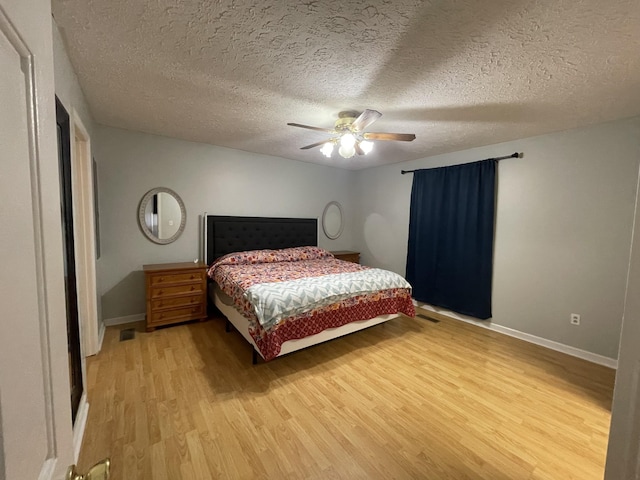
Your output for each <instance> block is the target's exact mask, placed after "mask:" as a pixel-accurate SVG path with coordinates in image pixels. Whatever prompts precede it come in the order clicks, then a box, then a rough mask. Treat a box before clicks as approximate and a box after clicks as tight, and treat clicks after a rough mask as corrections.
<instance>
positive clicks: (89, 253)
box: [69, 108, 100, 385]
mask: <svg viewBox="0 0 640 480" xmlns="http://www.w3.org/2000/svg"><path fill="white" fill-rule="evenodd" d="M69 117H70V118H69V119H70V122H69V123H70V128H71V131H70V138H71V178H72V180H71V182H72V191H73V224H74V227H75V228H74V241H75V246H76V247H75V253H76V255H75V256H76V278H77V283H78V311H79V313H80V316H79V318H80V338H81V348H82V354H83V380H84V381H85V385H86V372H85V370H86V368H85V365H84V363H85V362H84V358H86V357H89V356H91V355H95V354H96V353H98V350H99V349H100V346H99V341H98V338H99V330H98V295H97V285H96V236H95V212H94V191H93V165H92V157H91V138H90V137H89V133H88V132H87V129H86V127H85V126H84V124H83V123H82V120H81V119H80V116H79V115H78V113H77V111H76V110H75V109H74V108H72V109H71V112H70V115H69Z"/></svg>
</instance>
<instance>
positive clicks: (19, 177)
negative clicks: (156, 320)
mask: <svg viewBox="0 0 640 480" xmlns="http://www.w3.org/2000/svg"><path fill="white" fill-rule="evenodd" d="M50 9H51V7H50V3H49V1H48V0H0V167H1V168H0V220H1V224H0V480H5V479H6V480H30V479H34V480H36V479H41V480H44V479H51V478H61V476H62V474H63V472H64V471H65V470H66V467H67V465H68V464H69V463H72V461H73V458H72V453H71V452H72V441H71V438H72V437H71V417H70V403H69V398H68V396H69V385H68V362H67V354H66V327H65V322H64V319H65V317H64V315H65V312H64V296H63V295H64V290H63V287H62V281H63V271H62V261H61V254H62V245H61V233H60V200H59V187H58V173H57V171H58V168H57V151H56V144H55V138H56V137H55V135H56V130H55V117H54V97H53V92H54V86H53V58H52V53H51V52H52V49H51V43H52V37H51V10H50ZM65 391H66V395H65ZM65 396H66V398H65Z"/></svg>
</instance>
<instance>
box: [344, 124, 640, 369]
mask: <svg viewBox="0 0 640 480" xmlns="http://www.w3.org/2000/svg"><path fill="white" fill-rule="evenodd" d="M417 141H420V139H418V140H417ZM515 151H519V152H524V158H522V159H508V160H504V161H502V162H500V164H499V169H498V198H497V218H496V234H495V235H496V236H495V257H494V279H493V319H492V321H493V323H495V324H497V325H501V326H504V327H508V328H511V329H514V330H517V331H520V332H525V333H528V334H531V335H535V336H538V337H542V338H545V339H548V340H552V341H555V342H560V343H562V344H565V345H569V346H572V347H575V348H579V349H582V350H586V351H588V352H592V353H596V354H599V355H603V356H605V357H609V358H617V352H618V340H619V338H620V326H621V319H622V308H623V301H624V291H625V281H626V275H627V266H628V261H629V248H630V242H631V228H632V220H633V206H634V201H635V193H636V179H637V178H638V164H639V161H640V117H639V118H633V119H628V120H621V121H616V122H611V123H606V124H601V125H597V126H593V127H589V128H582V129H576V130H571V131H566V132H561V133H556V134H550V135H544V136H539V137H533V138H528V139H523V140H518V141H513V142H507V143H503V144H498V145H493V146H487V147H482V148H475V149H471V150H466V151H463V152H457V153H452V154H446V155H439V156H436V157H431V158H426V159H422V160H418V161H413V162H406V163H402V164H396V165H393V166H384V167H377V168H372V169H368V170H364V171H360V172H358V174H357V177H356V185H357V187H356V192H355V193H356V196H355V198H356V199H357V218H358V219H359V224H358V225H357V226H356V228H355V232H356V237H355V239H356V242H355V244H356V247H357V248H358V249H359V250H360V251H361V252H362V259H363V263H365V264H369V265H372V266H378V267H382V268H388V269H390V270H393V271H396V272H398V273H400V274H404V273H405V267H406V254H407V236H408V225H409V203H410V194H411V184H412V175H410V174H407V175H401V174H400V170H401V169H404V170H409V169H416V168H427V167H434V166H444V165H452V164H458V163H464V162H469V161H474V160H480V159H483V158H488V157H496V156H502V155H509V154H511V153H513V152H515ZM571 313H579V314H580V315H581V316H582V318H581V325H580V326H578V327H576V326H572V325H570V323H569V315H570V314H571Z"/></svg>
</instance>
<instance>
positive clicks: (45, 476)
mask: <svg viewBox="0 0 640 480" xmlns="http://www.w3.org/2000/svg"><path fill="white" fill-rule="evenodd" d="M57 463H58V459H57V458H49V459H48V460H45V461H44V463H43V464H42V470H40V475H38V480H53V478H54V474H55V471H56V465H57ZM2 474H4V471H2ZM2 478H4V477H2Z"/></svg>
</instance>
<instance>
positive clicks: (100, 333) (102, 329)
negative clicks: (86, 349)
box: [96, 322, 107, 353]
mask: <svg viewBox="0 0 640 480" xmlns="http://www.w3.org/2000/svg"><path fill="white" fill-rule="evenodd" d="M106 330H107V328H106V327H105V325H104V322H100V328H99V330H98V351H97V352H96V353H100V350H102V342H103V341H104V332H105V331H106Z"/></svg>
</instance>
